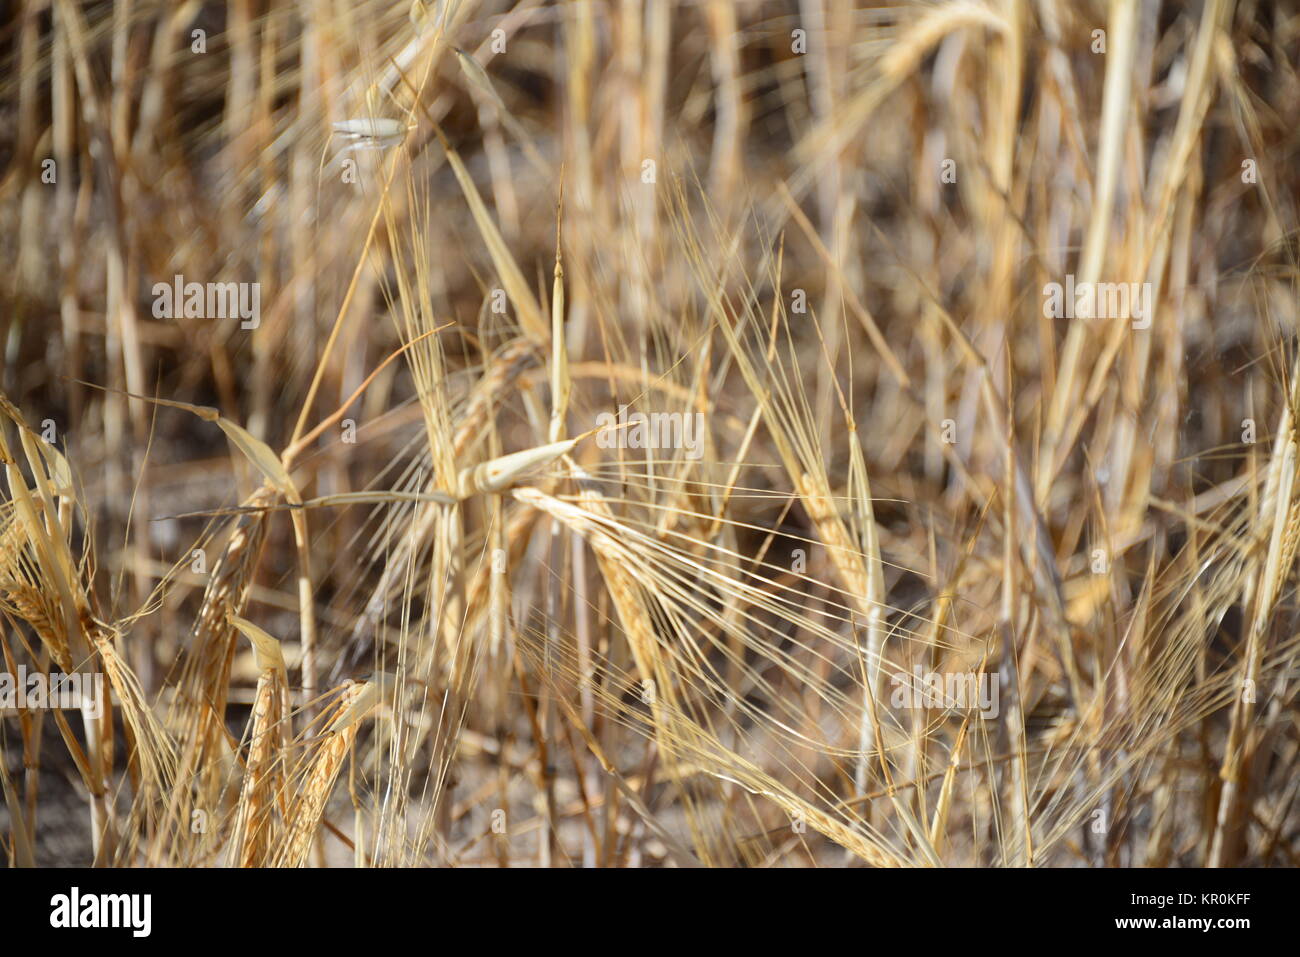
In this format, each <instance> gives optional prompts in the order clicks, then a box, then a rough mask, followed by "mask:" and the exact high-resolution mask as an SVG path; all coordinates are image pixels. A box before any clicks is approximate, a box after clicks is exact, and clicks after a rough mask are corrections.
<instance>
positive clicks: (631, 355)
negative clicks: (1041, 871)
mask: <svg viewBox="0 0 1300 957" xmlns="http://www.w3.org/2000/svg"><path fill="white" fill-rule="evenodd" d="M7 16H8V19H7V20H6V21H5V22H4V23H3V24H0V56H2V57H3V63H4V67H3V69H2V70H0V116H3V118H4V121H5V122H4V123H3V126H0V161H2V162H3V163H4V173H3V179H0V217H2V218H3V229H2V230H0V247H3V257H4V261H5V262H6V263H7V264H9V266H10V268H9V269H7V270H5V274H4V275H3V276H2V277H0V290H3V299H2V300H0V305H2V308H0V346H2V347H3V349H4V368H3V378H2V379H0V390H2V391H3V394H4V396H5V399H4V401H3V403H0V465H3V468H4V472H5V475H4V483H3V491H2V492H0V654H2V655H3V659H4V660H3V666H2V667H0V672H3V673H5V674H10V675H12V674H17V673H18V671H19V669H20V668H22V669H26V670H27V671H28V672H56V671H57V672H61V673H64V674H68V675H71V674H74V673H78V674H87V675H102V676H103V677H104V679H105V680H104V695H105V699H106V700H105V701H104V702H103V705H104V706H103V707H102V709H100V708H96V707H95V703H94V702H92V701H89V700H87V699H83V700H82V701H81V702H80V704H79V707H77V708H72V709H64V710H58V709H53V710H51V709H32V708H24V707H21V706H16V705H15V706H4V707H3V710H2V711H0V785H2V790H3V795H4V800H3V802H0V855H2V856H3V859H5V860H6V861H7V862H8V863H9V864H10V865H33V864H34V865H41V864H51V863H82V864H84V863H89V862H92V861H93V862H95V863H97V864H101V865H116V866H147V865H190V866H301V865H324V866H337V865H344V864H352V863H355V864H356V865H360V866H369V865H458V866H464V865H490V866H494V865H503V866H504V865H517V864H528V865H539V866H581V865H585V866H661V865H666V866H697V865H706V866H716V865H749V866H783V865H845V864H849V865H859V864H861V865H870V866H877V865H879V866H896V865H920V866H927V865H929V866H933V865H979V866H1025V865H1030V866H1032V865H1055V866H1068V865H1087V866H1114V865H1144V866H1176V865H1197V864H1215V865H1232V864H1261V865H1269V864H1292V865H1293V864H1295V863H1296V856H1297V853H1300V810H1298V809H1297V807H1296V797H1297V791H1298V790H1300V723H1298V722H1297V708H1296V696H1297V686H1298V684H1300V642H1298V641H1297V637H1296V630H1297V628H1296V622H1297V615H1296V603H1295V593H1294V583H1295V580H1296V578H1295V560H1296V545H1297V531H1298V530H1300V489H1297V487H1296V486H1297V484H1298V483H1297V482H1296V470H1297V466H1298V464H1300V463H1298V462H1297V441H1298V439H1297V426H1296V416H1297V414H1298V413H1300V381H1298V380H1297V370H1296V359H1295V355H1296V352H1295V349H1294V336H1295V327H1296V321H1297V284H1296V280H1297V276H1298V275H1300V273H1298V272H1297V258H1296V248H1297V246H1296V243H1295V242H1294V236H1295V229H1296V225H1297V199H1298V198H1300V166H1298V165H1297V163H1296V161H1295V159H1296V155H1297V149H1298V148H1300V141H1298V140H1297V137H1298V136H1300V115H1298V114H1300V77H1298V75H1297V72H1296V71H1297V60H1298V59H1300V17H1297V16H1296V15H1295V13H1293V12H1291V11H1289V9H1288V7H1287V5H1286V4H1272V3H1263V2H1252V0H1239V2H1231V0H1204V2H1198V3H1189V4H1180V3H1170V2H1159V0H1141V2H1139V0H1110V2H1103V0H1092V2H1087V0H1085V2H1078V3H1076V2H1064V0H957V2H951V3H899V4H895V5H876V4H866V3H863V4H853V3H844V2H839V0H691V2H683V0H619V2H613V0H608V2H597V0H571V2H563V3H546V2H536V0H518V2H516V0H482V2H479V0H460V2H455V0H447V2H441V3H425V2H422V0H416V2H414V3H412V4H410V5H409V6H408V5H406V4H404V3H402V4H399V3H394V2H391V0H360V2H346V3H345V2H337V3H334V2H322V3H312V4H298V3H289V2H283V0H230V2H227V3H216V2H201V0H186V2H173V0H134V2H124V0H118V2H116V3H105V2H95V3H88V2H81V0H26V2H23V3H19V4H11V5H9V7H8V14H7ZM173 282H175V283H176V284H177V286H178V288H179V291H180V293H181V295H178V296H176V297H174V299H175V301H172V298H173V297H172V296H171V293H170V289H171V287H172V285H173ZM190 283H198V284H200V287H202V288H203V289H204V290H206V291H207V292H206V296H205V295H199V296H198V297H197V299H196V301H195V303H194V305H193V308H189V299H190V297H189V295H188V294H187V293H186V292H185V290H186V289H187V288H188V284H190ZM1099 283H1100V284H1106V287H1105V288H1107V289H1108V290H1109V292H1108V293H1106V296H1107V305H1108V306H1110V307H1116V306H1118V308H1111V309H1110V310H1109V311H1107V310H1106V309H1103V308H1093V309H1092V311H1091V315H1089V314H1084V310H1082V309H1075V308H1074V307H1075V306H1076V305H1078V303H1076V302H1075V300H1074V299H1073V297H1072V296H1071V297H1070V301H1069V303H1068V304H1067V306H1068V308H1067V309H1066V310H1065V312H1064V314H1062V313H1060V312H1056V313H1054V312H1053V311H1052V310H1051V309H1050V308H1047V305H1048V304H1049V303H1050V301H1051V295H1052V293H1051V292H1050V291H1049V290H1051V289H1053V288H1054V289H1056V290H1058V292H1059V290H1061V289H1065V290H1067V294H1068V292H1069V291H1072V290H1074V289H1075V288H1083V287H1085V286H1089V285H1090V284H1091V285H1096V284H1099ZM210 284H220V288H221V289H222V290H223V291H224V290H225V288H226V284H230V285H229V289H230V290H231V292H230V296H231V297H232V298H228V299H227V300H226V301H224V302H221V303H220V305H221V314H220V315H214V314H213V313H212V310H213V298H212V294H211V286H210ZM1053 284H1058V285H1055V286H1054V285H1053ZM236 288H238V290H239V293H238V294H236V292H235V290H236ZM248 288H251V289H252V290H254V291H255V292H256V294H257V296H258V297H259V298H258V299H255V300H253V302H254V303H257V304H259V305H258V307H256V308H254V309H252V310H251V311H247V310H245V311H239V309H240V308H242V307H244V306H247V305H248V304H249V302H248V300H247V298H245V299H240V295H242V294H243V292H244V291H245V290H246V289H248ZM1130 290H1131V291H1132V295H1128V292H1129V291H1130ZM1120 292H1124V293H1125V295H1124V296H1123V297H1120V296H1119V293H1120ZM164 297H165V298H166V299H167V301H168V303H169V304H168V305H167V306H165V307H164V308H161V309H160V308H159V303H160V301H162V299H163V298H164ZM1093 305H1094V307H1096V306H1097V305H1098V304H1097V303H1094V304H1093ZM0 705H3V700H0Z"/></svg>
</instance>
